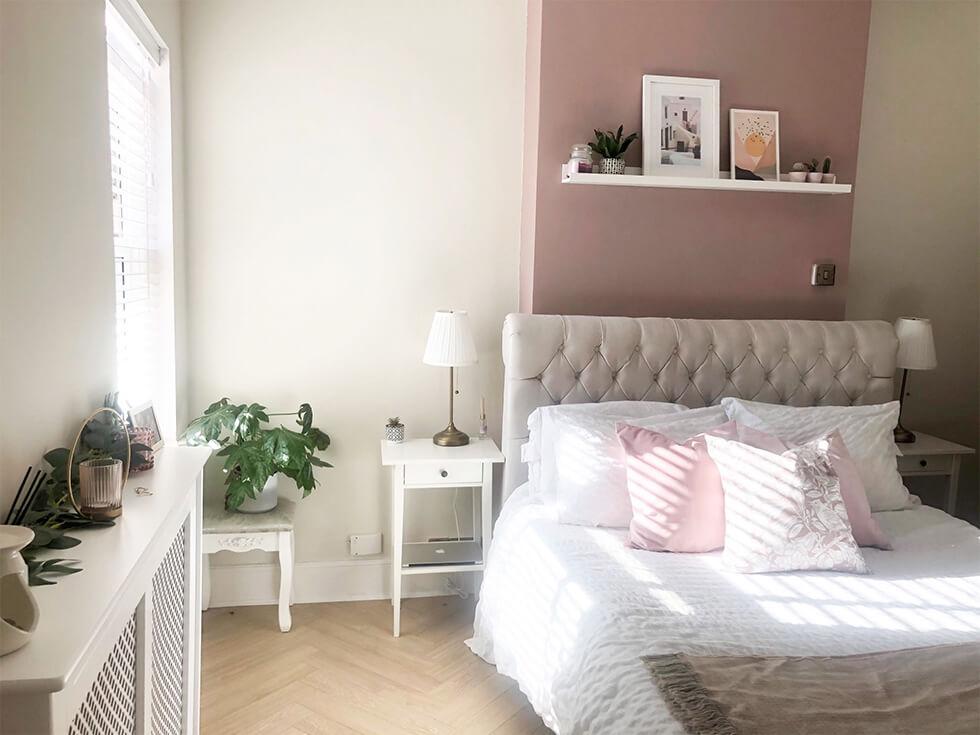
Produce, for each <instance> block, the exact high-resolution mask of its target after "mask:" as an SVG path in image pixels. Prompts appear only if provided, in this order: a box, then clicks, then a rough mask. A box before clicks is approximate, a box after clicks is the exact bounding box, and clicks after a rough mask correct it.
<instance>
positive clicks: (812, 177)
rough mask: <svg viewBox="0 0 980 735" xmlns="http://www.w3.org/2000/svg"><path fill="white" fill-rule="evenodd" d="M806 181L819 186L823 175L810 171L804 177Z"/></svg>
mask: <svg viewBox="0 0 980 735" xmlns="http://www.w3.org/2000/svg"><path fill="white" fill-rule="evenodd" d="M806 180H807V182H809V183H811V184H819V183H821V182H822V181H823V174H822V173H820V172H819V171H811V172H810V173H808V174H807V175H806Z"/></svg>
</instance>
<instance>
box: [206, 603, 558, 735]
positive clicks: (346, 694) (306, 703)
mask: <svg viewBox="0 0 980 735" xmlns="http://www.w3.org/2000/svg"><path fill="white" fill-rule="evenodd" d="M292 610H293V628H292V630H291V631H290V632H289V633H280V632H279V628H278V626H277V623H276V608H274V607H242V608H219V609H212V610H208V611H207V612H205V613H204V635H203V638H204V640H203V661H202V668H203V680H202V685H201V730H202V732H203V733H204V735H223V734H224V733H228V734H229V735H231V734H232V733H234V734H235V735H245V734H246V733H263V734H269V735H271V734H278V733H283V734H286V735H299V734H300V733H302V734H304V735H323V734H325V733H369V734H371V735H375V734H377V735H402V734H403V733H433V734H439V733H447V734H448V733H453V734H455V733H473V734H476V733H495V734H496V735H525V734H530V733H533V734H534V735H544V734H545V733H549V732H550V730H548V729H547V728H546V727H545V726H544V724H543V723H542V722H541V720H540V718H538V717H537V716H536V715H535V714H534V712H533V711H532V710H531V708H530V706H529V705H528V704H527V700H526V699H525V698H524V695H523V694H522V693H521V692H520V690H519V689H517V685H516V684H515V683H514V682H513V681H512V680H511V679H508V678H506V677H504V676H502V675H500V674H498V673H496V670H495V669H494V668H493V667H492V666H489V665H488V664H486V663H484V662H483V661H482V660H481V659H480V658H478V657H477V656H475V655H474V654H472V653H471V652H470V650H469V649H468V648H467V647H466V646H465V645H463V640H464V639H465V638H467V637H468V636H470V635H471V634H472V632H473V601H472V600H461V599H459V598H457V597H430V598H417V599H409V600H405V601H404V602H403V604H402V636H401V638H392V637H391V603H390V602H388V601H387V600H381V601H371V602H342V603H329V604H322V605H294V606H293V608H292Z"/></svg>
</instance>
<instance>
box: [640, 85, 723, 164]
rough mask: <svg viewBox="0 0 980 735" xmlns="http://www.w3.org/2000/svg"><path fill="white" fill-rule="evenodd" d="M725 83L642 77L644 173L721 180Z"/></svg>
mask: <svg viewBox="0 0 980 735" xmlns="http://www.w3.org/2000/svg"><path fill="white" fill-rule="evenodd" d="M719 97H720V83H719V81H718V80H717V79H694V78H691V77H662V76H657V75H654V74H644V75H643V175H644V176H689V177H698V178H709V179H717V178H718V140H719V132H718V129H719V120H720V118H719Z"/></svg>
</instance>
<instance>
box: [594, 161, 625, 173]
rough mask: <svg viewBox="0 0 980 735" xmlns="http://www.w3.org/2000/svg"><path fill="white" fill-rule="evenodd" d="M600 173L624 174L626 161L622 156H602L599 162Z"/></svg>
mask: <svg viewBox="0 0 980 735" xmlns="http://www.w3.org/2000/svg"><path fill="white" fill-rule="evenodd" d="M599 173H600V174H625V173H626V161H624V160H623V159H622V158H603V159H602V161H600V162H599Z"/></svg>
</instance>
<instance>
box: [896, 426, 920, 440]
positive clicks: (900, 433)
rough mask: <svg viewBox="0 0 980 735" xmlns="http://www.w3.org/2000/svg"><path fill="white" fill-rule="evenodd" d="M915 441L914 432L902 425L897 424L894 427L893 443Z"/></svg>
mask: <svg viewBox="0 0 980 735" xmlns="http://www.w3.org/2000/svg"><path fill="white" fill-rule="evenodd" d="M914 441H915V434H913V433H912V432H911V431H909V430H908V429H906V428H905V427H904V426H902V425H901V424H899V425H898V426H896V427H895V443H896V444H911V443H912V442H914Z"/></svg>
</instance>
